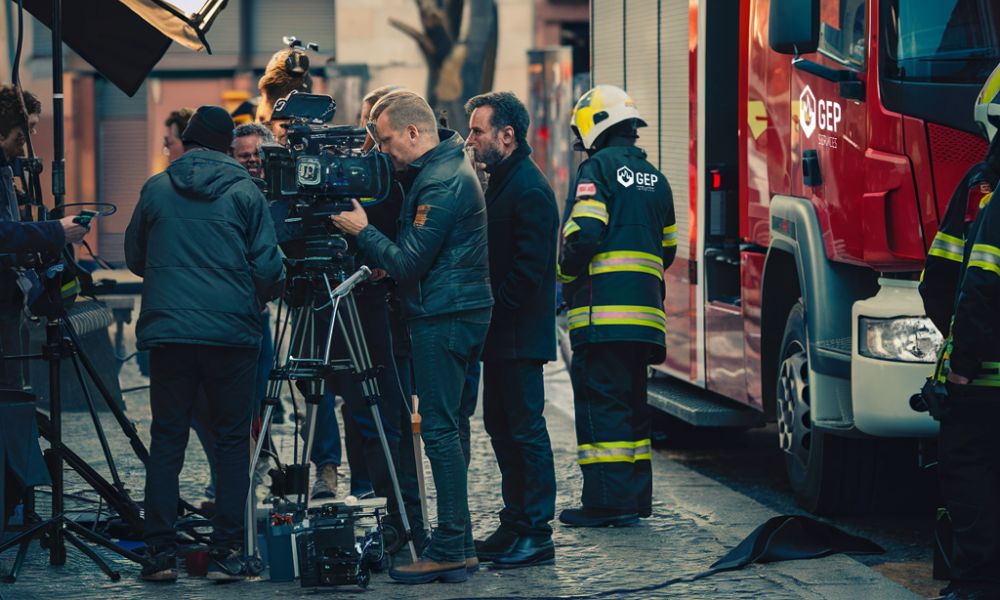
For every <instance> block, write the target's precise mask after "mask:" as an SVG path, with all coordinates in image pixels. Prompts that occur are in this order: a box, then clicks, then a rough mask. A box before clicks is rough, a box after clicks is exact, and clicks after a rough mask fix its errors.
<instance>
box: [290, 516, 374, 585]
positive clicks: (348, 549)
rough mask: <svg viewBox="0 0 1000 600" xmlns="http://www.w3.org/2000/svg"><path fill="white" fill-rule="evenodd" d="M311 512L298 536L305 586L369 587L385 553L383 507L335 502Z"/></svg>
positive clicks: (302, 582)
mask: <svg viewBox="0 0 1000 600" xmlns="http://www.w3.org/2000/svg"><path fill="white" fill-rule="evenodd" d="M310 512H311V513H312V514H311V515H310V518H309V528H308V529H307V530H306V531H304V532H303V533H301V534H299V535H298V536H297V538H296V545H297V548H296V550H297V553H298V557H299V559H298V560H299V576H300V582H301V584H302V587H328V586H340V585H357V586H358V587H361V588H366V587H368V582H369V581H370V579H371V571H372V570H373V569H376V568H378V567H379V565H380V563H381V562H382V559H383V557H384V556H385V550H384V545H383V541H382V533H381V528H380V527H379V526H378V524H379V523H380V520H381V511H380V510H379V509H375V510H374V511H369V510H365V507H363V506H349V505H345V504H339V503H335V504H328V505H326V506H323V507H322V508H320V509H318V510H316V511H314V512H313V511H310ZM372 525H375V526H374V527H373V526H372Z"/></svg>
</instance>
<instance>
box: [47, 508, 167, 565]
mask: <svg viewBox="0 0 1000 600" xmlns="http://www.w3.org/2000/svg"><path fill="white" fill-rule="evenodd" d="M63 522H64V523H65V524H66V529H68V530H69V531H67V532H66V533H67V534H69V533H75V534H76V535H79V536H81V537H84V538H86V539H88V540H90V542H91V543H92V544H97V545H98V546H101V547H103V548H107V549H108V550H110V551H112V552H114V553H115V554H118V555H119V556H121V557H122V558H127V559H128V560H130V561H132V562H134V563H138V564H140V565H144V566H145V565H146V562H147V561H146V559H144V558H143V557H141V556H139V555H138V554H136V553H135V552H132V551H131V550H126V549H125V548H122V547H121V546H119V545H118V544H116V543H114V542H112V541H111V540H109V539H108V538H106V537H104V536H103V535H101V534H99V533H94V532H93V531H91V530H89V529H87V528H86V527H84V526H83V525H80V524H79V523H77V522H75V521H71V520H69V519H63Z"/></svg>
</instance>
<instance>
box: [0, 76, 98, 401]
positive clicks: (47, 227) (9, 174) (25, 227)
mask: <svg viewBox="0 0 1000 600" xmlns="http://www.w3.org/2000/svg"><path fill="white" fill-rule="evenodd" d="M22 102H23V103H24V105H23V106H24V108H25V109H27V112H28V114H27V115H25V114H24V110H22V104H21V103H22ZM41 113H42V104H41V102H39V101H38V98H36V97H35V95H34V94H32V93H31V92H27V91H24V92H22V93H21V97H20V98H19V97H18V93H17V89H16V88H15V87H14V86H13V85H2V86H0V240H2V241H0V253H11V254H13V253H22V252H42V251H57V250H58V249H59V248H61V247H62V246H63V245H64V244H67V243H72V242H79V241H80V240H82V239H83V236H84V235H86V233H87V228H86V227H84V226H83V225H80V224H77V223H74V222H73V219H74V218H75V217H64V218H63V219H62V220H60V221H50V222H41V223H20V222H19V221H20V220H21V212H20V209H19V207H18V202H17V191H16V189H15V188H14V168H13V167H14V162H15V160H17V158H18V157H20V156H23V155H24V152H25V144H26V139H27V138H26V132H27V131H30V132H31V133H34V131H35V126H36V125H38V120H39V117H40V116H41ZM25 117H27V120H26V119H25ZM26 130H27V131H26ZM16 264H17V259H16V257H14V256H2V255H0V355H2V354H7V355H22V354H25V353H26V352H25V349H26V347H27V333H26V332H25V331H23V330H22V326H23V323H24V319H23V314H24V295H23V294H22V292H21V286H20V285H19V280H23V278H22V276H21V275H19V274H18V271H17V270H16V269H15V268H14V265H16ZM26 365H27V363H26V361H4V360H0V389H15V390H20V389H23V387H24V384H25V380H26V373H27V368H26Z"/></svg>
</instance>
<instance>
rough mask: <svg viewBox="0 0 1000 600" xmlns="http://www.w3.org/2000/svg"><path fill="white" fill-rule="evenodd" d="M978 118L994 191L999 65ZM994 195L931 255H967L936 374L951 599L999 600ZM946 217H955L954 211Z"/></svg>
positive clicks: (944, 284)
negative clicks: (940, 392)
mask: <svg viewBox="0 0 1000 600" xmlns="http://www.w3.org/2000/svg"><path fill="white" fill-rule="evenodd" d="M976 119H977V121H978V122H979V123H980V125H981V126H982V128H983V131H984V132H985V133H986V135H987V137H988V138H989V139H990V140H991V144H990V146H991V147H990V152H989V157H988V158H987V168H989V169H992V170H993V175H992V178H993V181H989V183H992V184H994V185H995V183H996V182H995V178H996V169H995V168H994V167H992V166H991V165H993V164H996V162H995V161H996V156H997V153H998V151H997V150H996V145H997V144H998V143H1000V142H997V138H998V137H1000V136H997V135H996V132H997V127H998V125H1000V67H998V68H997V69H996V70H995V71H994V72H993V74H992V75H991V76H990V78H989V79H988V80H987V83H986V85H985V87H984V88H983V91H982V92H981V93H980V95H979V98H978V100H977V104H976ZM978 167H980V165H977V167H974V168H973V172H974V173H973V175H974V174H975V172H976V171H977V170H981V169H978ZM967 180H968V181H970V182H971V181H973V180H969V179H968V178H967ZM961 191H963V190H961V189H960V190H959V192H961ZM991 197H992V194H987V195H986V196H984V197H983V198H982V200H981V202H980V204H981V205H982V207H981V208H980V209H979V214H978V216H977V217H976V219H975V220H974V221H973V223H972V225H971V227H969V229H968V235H967V239H968V243H964V244H963V243H962V239H961V238H959V237H958V236H952V238H951V239H949V238H943V239H944V241H945V242H947V244H949V245H945V244H938V240H937V239H935V242H934V246H932V252H933V251H934V250H935V249H938V250H940V251H942V252H944V251H947V253H948V254H949V256H946V258H949V259H950V260H952V262H954V258H955V257H954V256H951V255H954V254H958V253H961V255H962V263H961V265H960V272H959V274H958V277H957V278H955V281H956V282H958V283H957V287H958V290H957V298H955V299H954V315H953V316H951V319H950V320H951V324H950V325H951V326H950V329H949V330H947V331H946V334H950V335H949V337H948V340H947V342H946V344H945V348H944V350H943V351H942V353H941V361H940V362H939V365H938V370H937V373H936V376H937V378H938V380H939V381H942V382H943V383H944V384H945V385H944V387H945V390H946V394H945V395H944V399H943V402H942V403H941V406H944V407H945V408H944V410H938V411H937V412H938V414H937V415H936V417H937V418H938V420H939V421H940V422H941V433H940V438H939V452H940V463H939V475H940V480H941V487H942V492H943V496H944V499H945V503H946V505H947V507H948V512H949V514H950V516H951V521H952V531H953V540H952V554H951V584H950V585H949V586H948V588H946V589H945V590H944V593H945V594H947V596H946V597H947V598H952V599H959V598H964V599H983V598H1000V453H998V452H997V442H996V433H995V431H996V424H997V423H998V422H1000V313H998V312H997V308H998V307H1000V202H991V201H990V199H991ZM953 202H955V200H953ZM959 204H961V202H959ZM956 211H959V212H960V211H961V207H960V206H959V207H957V208H956ZM948 212H949V213H951V212H953V211H952V207H951V206H949V209H948ZM953 219H954V221H959V219H958V217H953ZM956 232H957V230H956ZM946 235H948V234H947V233H946ZM939 238H940V236H939ZM939 257H940V253H939ZM932 266H933V265H932V264H931V263H930V262H929V263H928V266H927V270H926V273H925V279H924V284H925V287H927V288H931V289H933V288H934V287H935V286H937V285H940V286H941V288H942V293H944V292H945V291H947V290H948V289H949V286H951V287H952V288H954V287H955V284H954V283H952V280H951V279H949V278H947V277H942V278H941V281H940V284H939V283H938V282H936V281H935V280H933V279H931V278H930V277H931V275H932V271H931V267H932ZM951 268H952V269H954V266H952V267H951ZM927 297H929V296H928V295H927V294H925V298H927ZM926 302H927V301H926V300H925V303H926ZM932 305H933V303H929V304H928V312H929V313H930V308H931V307H932ZM947 316H950V315H947ZM936 318H941V317H936Z"/></svg>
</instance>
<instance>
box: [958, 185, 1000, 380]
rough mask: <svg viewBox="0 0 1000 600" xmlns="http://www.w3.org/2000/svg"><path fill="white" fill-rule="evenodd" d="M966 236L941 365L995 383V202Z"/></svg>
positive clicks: (999, 233)
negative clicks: (944, 360) (959, 280)
mask: <svg viewBox="0 0 1000 600" xmlns="http://www.w3.org/2000/svg"><path fill="white" fill-rule="evenodd" d="M969 239H970V240H971V244H967V245H966V246H967V247H966V249H965V254H964V260H965V262H964V266H963V269H962V274H961V287H960V289H959V292H958V299H957V301H956V302H955V316H954V319H953V320H952V326H951V341H950V343H949V347H947V348H946V357H947V365H946V370H947V371H950V372H953V373H955V374H957V375H961V376H963V377H967V378H968V379H969V380H970V382H971V385H972V387H978V388H1000V315H998V313H997V307H998V306H1000V202H987V203H986V204H985V206H983V208H982V209H981V210H980V212H979V216H978V217H976V220H975V222H974V223H973V226H972V229H971V230H970V236H969ZM994 393H995V392H994Z"/></svg>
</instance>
